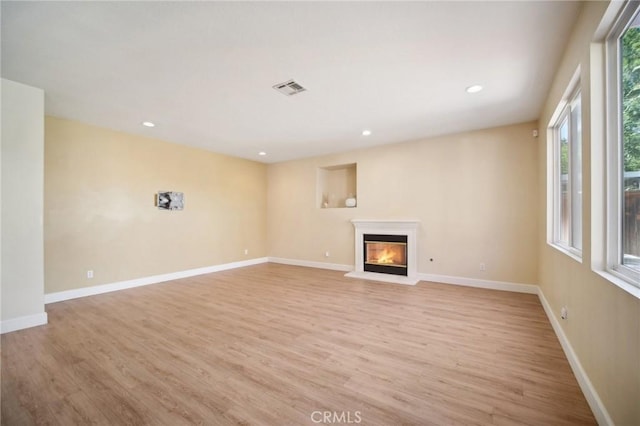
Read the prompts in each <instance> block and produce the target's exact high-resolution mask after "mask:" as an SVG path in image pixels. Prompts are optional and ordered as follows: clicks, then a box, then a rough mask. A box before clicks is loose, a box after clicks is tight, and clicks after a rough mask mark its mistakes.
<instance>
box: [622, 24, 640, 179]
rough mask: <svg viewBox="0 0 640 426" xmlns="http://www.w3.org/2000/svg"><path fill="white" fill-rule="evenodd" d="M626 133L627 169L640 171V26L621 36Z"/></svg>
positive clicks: (625, 160) (623, 123)
mask: <svg viewBox="0 0 640 426" xmlns="http://www.w3.org/2000/svg"><path fill="white" fill-rule="evenodd" d="M621 53H622V55H621V56H622V134H623V153H622V155H623V158H624V170H625V172H631V171H638V170H640V28H629V29H628V30H627V31H626V32H625V33H624V34H623V36H622V37H621Z"/></svg>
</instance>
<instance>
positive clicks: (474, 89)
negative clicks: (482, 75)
mask: <svg viewBox="0 0 640 426" xmlns="http://www.w3.org/2000/svg"><path fill="white" fill-rule="evenodd" d="M481 90H482V86H480V85H479V84H474V85H473V86H469V87H467V93H478V92H479V91H481Z"/></svg>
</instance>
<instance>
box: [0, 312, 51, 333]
mask: <svg viewBox="0 0 640 426" xmlns="http://www.w3.org/2000/svg"><path fill="white" fill-rule="evenodd" d="M47 322H48V317H47V313H46V312H42V313H40V314H34V315H26V316H24V317H18V318H11V319H7V320H4V321H1V322H0V334H5V333H11V332H12V331H18V330H23V329H25V328H31V327H37V326H39V325H45V324H46V323H47Z"/></svg>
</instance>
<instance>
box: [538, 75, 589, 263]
mask: <svg viewBox="0 0 640 426" xmlns="http://www.w3.org/2000/svg"><path fill="white" fill-rule="evenodd" d="M580 82H581V80H580V68H578V69H577V70H576V72H575V73H574V75H573V78H572V79H571V82H570V84H569V85H568V89H567V91H566V92H565V96H563V97H562V101H560V103H559V104H558V106H557V107H556V111H555V113H554V114H553V115H552V117H551V120H550V121H549V125H548V131H547V141H548V143H547V153H548V155H547V171H548V172H547V182H548V184H547V219H548V220H547V243H548V244H549V245H550V246H552V247H554V248H556V249H558V250H560V251H561V252H563V253H565V254H567V255H568V256H570V257H571V258H573V259H575V260H576V261H578V262H580V263H582V239H583V238H582V237H583V234H584V233H583V226H582V225H583V220H584V214H583V210H584V208H583V203H582V199H581V200H580V201H581V202H580V211H579V212H578V213H577V214H579V215H580V220H579V225H580V227H579V230H578V232H579V233H580V235H579V239H578V236H576V235H575V227H574V222H575V220H576V219H575V214H576V212H575V210H574V208H573V206H574V203H573V186H574V184H575V182H574V171H575V167H576V165H575V164H574V163H575V162H574V157H575V155H574V153H575V150H576V145H577V149H578V151H580V152H579V154H580V155H579V159H580V161H578V164H577V165H578V167H579V172H578V173H579V174H580V175H582V152H581V150H582V148H583V144H582V131H580V132H574V129H575V126H574V124H575V123H574V122H573V121H574V118H573V114H572V112H573V111H574V109H575V108H577V107H579V108H580V110H579V111H580V116H579V117H580V126H582V115H581V114H582V92H581V87H580ZM565 121H566V123H567V128H568V132H567V139H568V140H567V146H568V152H567V162H568V164H567V165H568V170H567V190H566V192H567V201H566V206H567V209H568V211H569V213H568V218H569V219H568V223H567V228H568V230H567V231H568V240H567V241H564V240H563V239H562V237H561V234H562V218H561V215H562V207H561V205H562V172H561V170H562V161H561V156H562V154H561V149H562V148H561V139H560V129H561V128H562V126H563V124H564V123H565ZM575 133H579V135H576V134H575ZM576 137H579V140H578V141H577V143H576V140H575V138H576ZM578 240H579V241H580V246H579V247H578V246H576V241H578Z"/></svg>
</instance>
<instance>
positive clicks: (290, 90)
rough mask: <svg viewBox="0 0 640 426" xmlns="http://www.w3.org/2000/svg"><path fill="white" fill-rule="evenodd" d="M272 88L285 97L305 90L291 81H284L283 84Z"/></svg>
mask: <svg viewBox="0 0 640 426" xmlns="http://www.w3.org/2000/svg"><path fill="white" fill-rule="evenodd" d="M273 88H274V89H276V90H277V91H278V92H280V93H282V94H283V95H287V96H291V95H295V94H298V93H300V92H304V91H305V90H307V89H305V88H304V87H302V86H301V85H300V84H298V83H296V82H295V81H293V80H289V81H285V82H284V83H278V84H276V85H275V86H273Z"/></svg>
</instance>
